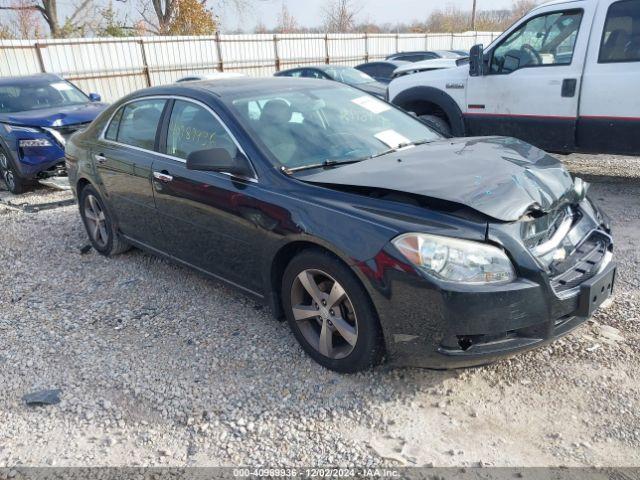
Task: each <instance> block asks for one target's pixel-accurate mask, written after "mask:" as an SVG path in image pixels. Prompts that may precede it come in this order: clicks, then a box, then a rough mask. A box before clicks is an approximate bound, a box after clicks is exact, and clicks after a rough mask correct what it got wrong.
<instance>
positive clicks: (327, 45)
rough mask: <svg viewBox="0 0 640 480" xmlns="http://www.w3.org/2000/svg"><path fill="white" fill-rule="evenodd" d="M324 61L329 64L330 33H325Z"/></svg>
mask: <svg viewBox="0 0 640 480" xmlns="http://www.w3.org/2000/svg"><path fill="white" fill-rule="evenodd" d="M324 63H326V64H327V65H329V34H328V33H325V34H324Z"/></svg>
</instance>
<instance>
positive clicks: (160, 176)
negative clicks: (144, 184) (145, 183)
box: [153, 172, 173, 183]
mask: <svg viewBox="0 0 640 480" xmlns="http://www.w3.org/2000/svg"><path fill="white" fill-rule="evenodd" d="M153 178H155V179H156V180H160V181H161V182H165V183H167V182H171V181H172V180H173V177H172V176H171V175H169V174H168V173H164V172H153Z"/></svg>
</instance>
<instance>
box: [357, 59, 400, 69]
mask: <svg viewBox="0 0 640 480" xmlns="http://www.w3.org/2000/svg"><path fill="white" fill-rule="evenodd" d="M377 63H382V64H385V65H394V66H396V67H400V66H402V65H407V64H408V63H411V62H407V61H406V60H373V61H371V62H366V63H361V64H360V65H358V66H357V67H356V68H358V67H363V66H365V65H375V64H377Z"/></svg>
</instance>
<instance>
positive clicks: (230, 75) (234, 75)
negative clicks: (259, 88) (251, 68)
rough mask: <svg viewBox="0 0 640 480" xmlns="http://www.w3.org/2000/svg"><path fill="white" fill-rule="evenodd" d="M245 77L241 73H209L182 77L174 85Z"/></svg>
mask: <svg viewBox="0 0 640 480" xmlns="http://www.w3.org/2000/svg"><path fill="white" fill-rule="evenodd" d="M242 77H246V75H245V74H243V73H236V72H211V73H195V74H193V75H189V76H187V77H182V78H179V79H178V80H176V83H182V82H196V81H198V80H227V79H229V78H242Z"/></svg>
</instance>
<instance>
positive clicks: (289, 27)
mask: <svg viewBox="0 0 640 480" xmlns="http://www.w3.org/2000/svg"><path fill="white" fill-rule="evenodd" d="M276 30H277V32H278V33H295V32H297V31H298V30H299V27H298V22H297V20H296V19H295V17H294V16H293V15H291V13H290V12H289V9H288V8H287V5H286V4H285V3H284V2H282V9H281V10H280V14H279V15H278V26H277V27H276Z"/></svg>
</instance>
